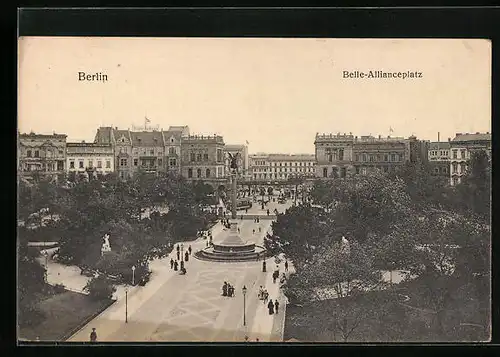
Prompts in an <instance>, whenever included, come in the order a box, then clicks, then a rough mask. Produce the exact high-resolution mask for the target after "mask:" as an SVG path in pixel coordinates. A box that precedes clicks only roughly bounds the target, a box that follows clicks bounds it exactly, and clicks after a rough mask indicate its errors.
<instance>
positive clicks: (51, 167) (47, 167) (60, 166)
mask: <svg viewBox="0 0 500 357" xmlns="http://www.w3.org/2000/svg"><path fill="white" fill-rule="evenodd" d="M56 170H57V171H62V170H64V161H58V162H57V163H48V164H40V165H37V164H25V165H24V167H23V171H56Z"/></svg>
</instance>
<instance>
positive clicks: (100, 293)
mask: <svg viewBox="0 0 500 357" xmlns="http://www.w3.org/2000/svg"><path fill="white" fill-rule="evenodd" d="M83 290H84V291H87V292H88V293H89V295H90V296H91V297H92V298H94V299H96V300H103V299H111V298H112V297H113V293H114V292H115V291H116V287H115V286H114V285H113V283H112V282H111V281H110V280H109V279H108V278H107V277H106V276H104V275H99V276H98V277H97V278H91V279H90V280H89V281H88V282H87V285H85V287H84V288H83Z"/></svg>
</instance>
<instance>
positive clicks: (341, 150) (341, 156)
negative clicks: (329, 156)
mask: <svg viewBox="0 0 500 357" xmlns="http://www.w3.org/2000/svg"><path fill="white" fill-rule="evenodd" d="M339 160H344V149H339Z"/></svg>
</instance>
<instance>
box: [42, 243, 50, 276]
mask: <svg viewBox="0 0 500 357" xmlns="http://www.w3.org/2000/svg"><path fill="white" fill-rule="evenodd" d="M42 255H43V256H44V257H45V274H44V275H45V282H47V277H48V272H49V262H48V258H49V254H48V253H47V251H46V250H44V251H43V253H42Z"/></svg>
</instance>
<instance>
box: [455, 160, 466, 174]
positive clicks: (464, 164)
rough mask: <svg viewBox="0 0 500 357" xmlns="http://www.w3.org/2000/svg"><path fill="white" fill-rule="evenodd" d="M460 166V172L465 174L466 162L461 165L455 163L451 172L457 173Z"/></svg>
mask: <svg viewBox="0 0 500 357" xmlns="http://www.w3.org/2000/svg"><path fill="white" fill-rule="evenodd" d="M459 166H460V172H462V173H464V172H465V171H466V170H467V164H466V163H465V162H461V163H460V164H458V163H457V162H454V163H452V164H451V172H452V173H457V172H458V167H459Z"/></svg>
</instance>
